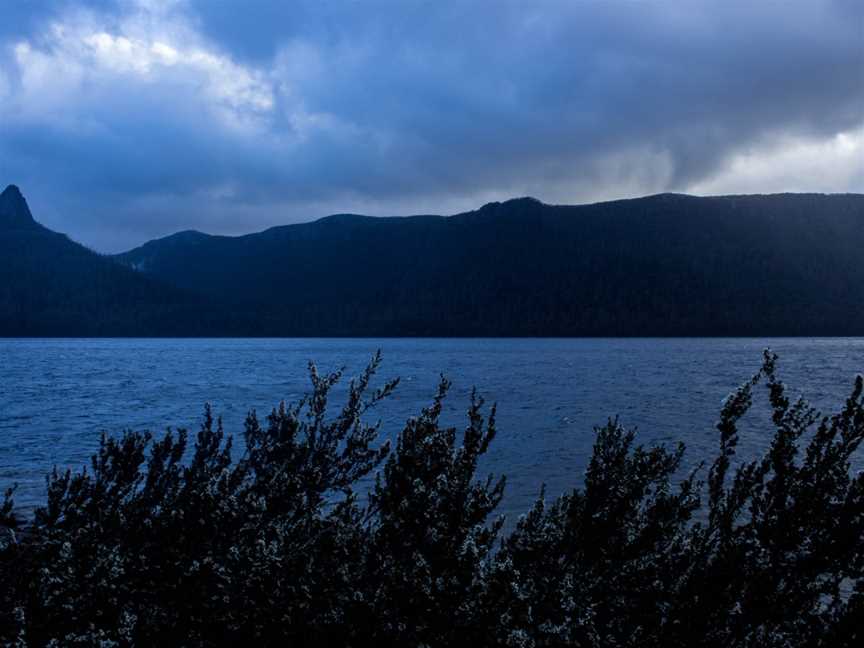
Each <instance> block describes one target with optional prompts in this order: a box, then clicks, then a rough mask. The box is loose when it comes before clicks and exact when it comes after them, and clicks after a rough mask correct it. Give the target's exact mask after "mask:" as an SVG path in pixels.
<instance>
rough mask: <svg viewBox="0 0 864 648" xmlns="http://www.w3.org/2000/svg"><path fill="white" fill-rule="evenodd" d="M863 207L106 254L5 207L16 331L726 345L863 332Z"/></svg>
mask: <svg viewBox="0 0 864 648" xmlns="http://www.w3.org/2000/svg"><path fill="white" fill-rule="evenodd" d="M862 249H864V195H860V194H843V195H823V194H777V195H752V196H721V197H710V198H699V197H693V196H687V195H678V194H661V195H656V196H649V197H646V198H638V199H632V200H619V201H613V202H605V203H598V204H593V205H583V206H553V205H546V204H543V203H541V202H539V201H537V200H534V199H532V198H520V199H515V200H509V201H507V202H504V203H490V204H488V205H485V206H484V207H482V208H480V209H478V210H476V211H472V212H467V213H464V214H458V215H455V216H450V217H442V216H413V217H405V218H374V217H366V216H358V215H352V214H340V215H334V216H329V217H327V218H322V219H320V220H317V221H315V222H311V223H305V224H299V225H287V226H283V227H275V228H272V229H269V230H266V231H264V232H259V233H256V234H249V235H247V236H239V237H227V236H210V235H207V234H203V233H200V232H194V231H187V232H180V233H178V234H174V235H172V236H168V237H166V238H162V239H158V240H154V241H150V242H149V243H146V244H145V245H143V246H141V247H139V248H136V249H134V250H131V251H129V252H126V253H124V254H119V255H115V256H100V255H98V254H96V253H94V252H92V251H89V250H87V249H86V248H85V247H83V246H81V245H78V244H76V243H74V242H72V241H71V240H69V239H68V238H67V237H65V236H63V235H61V234H57V233H55V232H52V231H50V230H48V229H47V228H45V227H43V226H41V225H40V224H38V223H37V222H36V221H35V220H34V219H33V217H32V215H31V214H30V211H29V209H28V207H27V204H26V202H25V200H24V198H23V196H22V195H21V193H20V191H19V190H18V189H17V188H16V187H14V186H10V187H8V188H7V189H6V190H5V191H4V192H3V194H2V196H0V335H7V336H102V335H105V336H130V335H146V336H151V335H152V336H165V335H177V336H199V335H214V336H222V335H227V336H355V337H356V336H457V335H458V336H631V335H640V336H678V335H687V336H712V335H741V336H743V335H752V336H761V335H806V336H814V335H859V334H861V333H862V332H864V308H861V304H862V303H864V264H862V263H861V250H862Z"/></svg>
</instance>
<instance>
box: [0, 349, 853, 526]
mask: <svg viewBox="0 0 864 648" xmlns="http://www.w3.org/2000/svg"><path fill="white" fill-rule="evenodd" d="M769 346H770V347H771V348H773V349H774V350H775V351H777V352H778V353H779V354H780V371H781V376H782V378H783V380H784V381H785V382H786V383H787V384H788V385H789V386H790V387H791V388H792V393H793V394H796V395H797V394H799V393H803V394H804V395H805V396H807V397H808V398H810V399H811V400H812V401H813V402H814V403H815V404H816V405H818V406H819V407H820V408H822V409H823V410H825V411H832V410H834V409H836V408H838V407H839V406H840V405H841V404H842V402H843V400H844V399H845V397H846V396H847V395H848V394H849V391H850V389H851V387H852V381H853V379H854V376H855V374H856V373H859V372H862V371H864V339H862V338H855V339H836V338H834V339H776V340H765V339H558V340H537V339H456V340H453V339H447V340H442V339H381V340H375V339H318V340H316V339H287V340H285V339H278V340H262V339H229V340H224V339H215V340H207V339H205V340H153V339H101V340H69V339H62V340H0V487H5V486H7V485H9V484H11V483H12V482H18V483H19V490H18V496H17V498H16V499H17V501H18V503H19V504H20V505H23V506H32V505H33V504H34V503H35V502H37V501H38V499H39V498H40V497H41V495H42V494H43V493H44V475H45V473H46V472H47V471H48V470H50V469H51V467H52V466H54V465H58V466H60V467H67V466H72V467H75V466H79V465H81V464H82V463H84V462H86V461H87V460H88V458H89V456H90V454H91V453H92V452H93V450H94V449H95V447H96V446H97V444H98V440H99V435H100V433H101V432H103V431H104V432H107V433H109V434H117V433H119V432H121V431H122V430H123V429H127V428H132V429H150V430H154V431H158V430H162V429H165V428H166V427H168V426H172V427H187V428H190V429H194V428H195V427H196V426H197V425H198V422H199V420H200V416H201V412H202V407H203V404H204V403H205V402H207V401H209V402H211V403H212V404H213V407H214V410H215V411H216V412H217V413H220V414H221V415H222V416H223V419H224V421H225V426H226V429H227V430H228V431H234V432H236V433H238V434H239V433H240V432H241V431H242V423H243V419H244V417H245V415H246V413H247V411H248V410H249V409H251V408H255V409H257V410H258V411H259V412H266V411H269V409H270V408H271V407H272V406H273V405H275V404H276V403H278V402H279V401H280V400H283V399H284V400H286V401H292V400H296V399H297V398H298V397H299V396H300V395H301V394H302V393H303V392H304V391H305V390H306V388H307V386H308V375H307V372H306V365H307V362H308V361H309V360H314V361H315V362H316V363H317V364H318V366H319V367H320V368H321V370H331V369H335V368H338V367H340V366H345V367H346V371H347V373H348V375H353V374H356V373H357V372H359V371H360V370H361V369H362V367H363V366H364V364H365V362H366V361H367V360H368V359H369V357H370V356H371V355H372V354H373V353H374V351H375V350H376V349H378V348H380V349H382V351H383V353H384V364H383V367H382V370H381V372H380V376H381V377H382V378H389V377H396V376H399V377H401V379H402V382H401V384H400V385H399V388H398V389H397V392H396V394H395V395H394V396H393V397H392V399H390V401H389V402H387V403H385V404H384V405H382V406H381V407H380V408H379V410H378V411H377V412H376V413H375V415H376V416H379V417H380V418H381V419H382V420H383V422H384V427H383V430H384V435H386V436H393V435H395V434H396V433H398V431H399V429H400V424H401V423H402V422H404V420H405V419H406V418H407V417H409V416H411V415H412V414H416V413H417V412H419V410H420V408H422V407H423V406H425V405H426V404H427V403H428V402H429V400H430V399H431V397H432V395H433V394H434V392H435V387H436V384H437V381H438V378H439V374H441V373H443V374H445V375H446V376H447V377H449V378H450V379H452V380H453V383H454V386H453V390H452V392H451V398H450V400H449V402H448V408H447V411H446V416H445V420H446V422H448V423H451V424H454V425H459V426H461V425H462V424H463V421H464V412H465V409H466V407H467V404H468V398H469V394H470V391H471V388H472V386H475V385H476V386H477V388H478V390H479V391H480V392H481V393H482V394H483V395H484V396H485V397H486V398H487V400H488V401H490V402H491V401H496V402H497V403H498V429H499V433H498V438H497V439H496V442H495V443H494V444H493V446H492V447H491V449H490V451H489V454H488V456H487V457H486V460H485V462H484V464H483V465H482V467H481V469H482V470H483V471H484V472H488V471H493V472H496V473H501V472H503V473H506V474H507V475H508V490H507V496H506V499H505V502H504V507H503V508H504V510H505V511H507V512H511V513H513V512H517V511H522V510H524V509H525V508H526V507H527V506H528V504H529V503H530V501H531V500H532V499H533V498H534V497H535V496H536V494H537V492H538V490H539V488H540V485H541V484H542V483H544V482H545V483H546V484H547V488H548V492H549V493H550V494H557V493H559V492H561V491H563V490H565V489H567V488H570V487H572V486H575V485H578V484H579V482H580V480H581V479H582V475H583V471H584V468H585V464H586V460H587V457H588V454H589V453H590V450H591V445H592V442H593V427H594V426H595V425H598V424H602V423H603V422H604V421H605V420H606V419H607V418H608V417H610V416H614V415H616V414H617V415H619V416H620V420H621V421H622V423H624V424H625V425H627V426H636V427H638V429H639V437H638V438H639V439H640V440H641V441H642V442H646V443H658V442H665V443H669V442H677V441H683V442H685V443H686V444H687V446H688V448H689V451H688V455H687V457H688V461H690V462H691V463H695V462H696V461H697V460H698V459H700V458H705V457H708V456H710V453H711V452H712V451H713V449H714V448H715V446H716V435H715V433H714V429H713V424H714V422H715V421H716V418H717V413H718V411H719V407H720V403H721V401H722V399H723V398H724V397H725V396H726V395H727V394H728V393H729V392H730V391H731V390H733V389H734V388H735V387H736V386H737V385H738V384H740V383H741V382H743V381H744V380H745V379H746V378H747V377H748V376H750V375H751V374H752V373H753V372H754V371H755V370H756V369H757V368H758V367H759V364H760V362H761V352H762V349H764V348H765V347H769ZM763 391H764V390H760V392H759V394H760V398H763V399H764V394H762V392H763ZM766 430H767V426H766V417H765V410H764V407H761V408H757V409H756V411H755V412H754V414H753V416H751V417H750V421H749V425H748V428H747V429H746V430H745V432H744V435H743V438H742V444H741V447H742V452H744V453H754V452H757V451H758V450H760V449H762V448H764V447H765V444H766V442H767V438H768V436H767V433H766Z"/></svg>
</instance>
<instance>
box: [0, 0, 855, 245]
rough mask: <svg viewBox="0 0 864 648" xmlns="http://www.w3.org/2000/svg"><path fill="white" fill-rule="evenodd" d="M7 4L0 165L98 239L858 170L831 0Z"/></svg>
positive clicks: (839, 9) (851, 180) (849, 184)
mask: <svg viewBox="0 0 864 648" xmlns="http://www.w3.org/2000/svg"><path fill="white" fill-rule="evenodd" d="M22 6H23V7H24V9H22V8H21V7H22ZM5 11H6V9H5V8H4V12H5ZM11 11H12V12H17V13H18V15H16V16H15V17H14V18H15V20H16V21H17V24H19V25H22V26H23V28H22V29H20V30H16V31H11V30H8V29H6V31H3V29H5V28H3V27H0V181H9V182H13V181H14V182H16V183H18V184H20V185H22V186H23V187H24V189H25V191H26V192H27V193H28V197H29V198H30V200H31V203H33V205H34V208H35V209H36V213H37V217H41V218H42V220H43V221H45V222H46V224H48V225H50V226H55V227H58V228H59V229H61V230H65V231H68V232H69V233H71V234H72V235H73V237H76V238H78V239H80V240H83V241H84V242H86V243H89V244H92V245H94V246H96V247H97V248H99V249H121V248H124V247H128V246H131V245H135V244H137V243H140V242H141V241H142V240H144V239H146V238H148V237H152V236H156V235H161V234H166V233H170V232H172V231H175V230H177V229H184V228H187V227H196V228H200V229H204V230H208V231H220V232H232V233H237V232H244V231H251V230H255V229H259V228H261V227H265V226H269V225H273V224H278V223H284V222H290V221H292V220H308V219H310V218H314V217H317V216H321V215H324V214H326V213H328V212H331V211H349V210H350V211H371V212H373V213H381V214H386V213H390V214H392V213H406V212H424V213H429V212H444V213H447V212H450V211H456V210H459V209H464V208H469V207H473V206H476V205H478V204H480V203H482V202H483V201H486V200H491V199H501V198H506V197H510V196H513V195H522V194H531V195H535V196H537V197H539V198H541V199H544V200H547V201H550V202H581V201H588V200H597V199H605V198H615V197H621V196H632V195H639V194H644V193H651V192H655V191H665V190H675V191H694V192H697V191H698V192H711V193H715V192H718V191H723V192H725V191H731V192H745V191H771V190H774V189H775V188H781V189H782V190H791V191H809V190H831V191H846V190H856V191H861V190H864V186H862V173H861V162H860V155H859V154H860V153H861V139H862V136H861V132H862V124H864V109H862V106H864V78H862V71H864V49H862V44H861V43H862V32H861V30H862V27H861V25H862V24H864V9H862V8H861V6H860V5H859V4H858V3H855V2H851V1H848V0H833V1H831V0H825V1H818V0H812V1H811V0H806V1H804V2H796V3H774V2H772V3H750V2H743V1H740V0H731V1H729V0H727V1H726V2H719V1H709V0H695V1H694V2H688V3H676V4H670V3H667V2H660V1H659V0H658V1H653V0H646V1H636V0H613V1H612V2H594V1H588V0H586V1H584V2H571V1H565V0H559V1H552V0H538V2H534V3H524V2H520V1H519V0H495V1H494V2H492V1H488V2H486V1H483V0H480V1H477V2H473V1H472V2H469V1H467V0H465V1H462V0H454V1H453V2H447V3H432V2H428V1H426V0H400V1H398V2H395V1H394V2H375V1H372V2H362V3H360V2H351V1H347V0H346V1H344V2H327V3H322V2H319V1H315V2H312V1H309V2H306V1H298V2H290V3H289V2H275V1H274V2H265V1H264V0H249V1H248V2H246V3H243V4H242V5H240V4H239V3H222V2H218V3H213V2H207V1H205V0H187V1H170V0H163V1H158V0H150V1H139V2H117V3H115V2H108V1H105V2H100V3H87V5H86V6H84V5H83V4H81V5H79V4H78V3H76V2H74V1H72V0H67V1H64V2H62V3H43V2H41V1H37V2H32V3H24V4H23V5H20V4H19V3H13V8H12V10H11ZM0 23H6V24H7V25H8V23H9V21H8V20H5V21H0ZM850 142H851V143H850Z"/></svg>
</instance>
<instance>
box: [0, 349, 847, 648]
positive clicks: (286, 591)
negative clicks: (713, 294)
mask: <svg viewBox="0 0 864 648" xmlns="http://www.w3.org/2000/svg"><path fill="white" fill-rule="evenodd" d="M775 361H776V358H775V356H773V355H771V354H769V353H766V355H765V359H764V363H763V366H762V368H761V370H760V371H759V372H758V373H757V374H756V375H755V376H754V377H753V378H752V379H751V380H750V381H748V382H747V383H745V384H744V385H743V386H742V387H740V388H739V389H738V390H737V391H736V392H735V393H733V394H732V395H731V396H730V397H729V398H728V399H727V400H726V402H725V403H724V405H723V408H722V411H721V414H720V419H719V422H718V424H717V436H718V445H719V448H718V453H717V456H716V458H714V460H713V462H710V463H708V464H706V465H705V466H704V468H700V469H697V470H696V471H694V472H692V473H691V474H689V475H685V476H684V477H683V479H682V478H681V468H682V459H683V455H684V448H683V446H678V447H676V448H674V449H669V448H664V447H652V448H645V447H642V446H639V445H636V444H635V440H634V435H633V433H632V432H630V431H627V430H625V429H623V428H622V427H621V425H620V424H619V423H618V422H617V421H614V420H613V421H610V422H609V423H607V424H606V425H605V426H604V427H602V428H600V429H598V430H597V438H596V443H595V446H594V451H593V455H592V457H591V459H590V463H589V465H588V469H587V472H586V474H585V479H584V485H583V486H582V487H581V488H578V489H575V490H573V491H572V492H570V493H567V494H564V495H562V496H561V497H559V498H558V499H555V500H553V501H546V500H545V499H544V497H543V496H542V495H541V496H540V498H539V499H538V500H537V502H536V503H535V505H534V506H533V508H532V509H531V510H530V511H528V512H527V513H526V514H525V515H524V516H522V517H521V518H520V519H519V521H518V523H517V524H515V525H514V528H513V530H512V532H510V533H509V534H504V533H503V532H502V525H503V520H502V518H501V517H496V516H495V511H496V507H497V506H498V504H499V502H500V500H501V497H502V494H503V492H504V480H503V478H500V479H495V478H493V477H489V478H485V479H479V480H478V479H477V477H476V475H475V473H476V471H477V463H478V459H479V458H480V457H481V455H483V453H484V452H486V450H487V448H488V447H489V444H490V443H491V442H492V441H493V439H494V437H495V410H494V408H492V409H491V410H490V411H488V413H487V412H486V410H485V409H484V407H483V402H482V400H481V399H479V398H472V404H471V406H470V409H469V411H468V424H467V427H466V428H465V430H464V432H463V433H462V434H461V435H457V432H456V430H454V429H452V428H448V427H443V426H442V425H441V424H440V423H439V415H440V413H441V409H442V403H443V401H444V398H445V396H446V394H447V389H448V386H449V383H448V382H447V381H445V380H443V379H442V382H441V384H440V387H439V389H438V393H437V395H436V396H435V398H434V400H433V401H432V403H431V405H430V406H429V407H428V408H427V409H425V410H423V411H422V412H421V413H420V415H419V416H417V417H416V418H413V419H410V420H409V421H408V422H407V423H406V425H405V428H404V429H403V430H402V432H401V434H399V436H398V439H397V441H396V444H395V448H393V449H392V450H391V449H390V448H389V447H388V445H387V444H386V443H384V444H378V442H377V441H376V439H377V435H378V431H379V430H378V426H377V425H373V424H368V423H366V422H364V418H365V416H366V415H367V414H368V410H369V409H370V408H372V407H374V406H375V405H376V404H377V403H378V402H380V401H381V400H382V399H383V398H386V397H387V396H388V395H389V394H390V393H391V392H392V391H393V389H394V388H395V386H396V383H395V381H394V382H389V383H386V384H384V385H383V386H382V387H381V388H380V389H377V390H373V389H372V387H371V385H370V381H371V380H372V378H373V376H374V374H375V371H376V369H377V368H378V364H379V358H377V357H376V358H375V359H374V361H373V362H372V363H371V365H370V366H369V368H368V369H367V370H366V371H365V373H363V375H362V376H360V377H359V378H358V379H356V380H355V381H353V382H352V383H351V385H350V389H349V390H348V395H347V398H346V401H345V403H344V404H342V405H341V407H339V408H337V409H336V410H335V411H332V410H330V409H329V408H328V396H329V394H330V392H331V390H332V388H333V386H334V385H335V384H336V382H337V381H338V380H339V379H340V377H341V376H340V374H339V373H335V374H331V375H321V374H319V373H318V372H317V370H316V369H315V367H314V366H313V367H311V379H312V390H311V393H310V394H309V395H308V397H307V398H305V399H304V400H303V401H301V402H300V403H298V404H296V405H294V406H290V407H288V406H285V405H280V406H279V407H278V408H277V409H276V410H274V411H273V412H272V413H271V414H270V415H269V416H268V417H267V419H266V421H259V419H258V418H257V417H256V415H255V414H254V413H251V414H250V415H249V417H248V418H247V420H246V426H245V432H244V441H245V447H244V450H243V452H242V454H240V456H239V457H237V458H236V459H234V458H232V442H231V438H230V437H228V436H226V435H225V434H224V433H223V430H222V425H221V422H219V421H216V420H214V419H213V416H212V414H211V412H210V410H209V408H208V409H207V410H206V412H205V418H204V422H203V425H202V427H201V430H200V431H199V432H198V434H197V437H196V438H195V440H194V443H192V444H191V446H192V447H190V448H188V449H187V443H188V440H187V434H186V432H184V431H179V432H176V433H168V434H166V435H165V436H164V437H162V438H160V439H153V438H151V436H150V435H149V434H144V433H134V432H129V433H126V434H125V435H124V436H123V437H122V438H120V439H111V438H103V439H102V443H101V446H100V448H99V451H98V453H97V454H96V455H95V456H94V457H93V461H92V466H91V467H90V469H89V470H82V471H81V472H79V473H74V474H73V473H69V472H66V473H60V472H57V471H56V470H55V472H54V473H53V474H52V475H50V476H49V478H48V497H47V502H46V504H45V505H44V506H43V507H41V508H39V509H38V510H37V511H36V513H35V516H34V518H33V519H32V520H31V521H29V523H28V524H27V525H26V526H23V525H22V522H21V521H20V520H18V519H16V518H15V516H14V515H13V508H12V501H11V493H10V494H9V495H7V498H6V502H5V504H4V505H2V507H0V517H2V520H0V524H2V525H3V527H2V528H0V534H2V540H0V643H2V644H4V645H6V644H8V645H21V646H30V645H32V646H42V645H56V646H60V645H63V646H66V645H88V646H89V645H103V646H112V645H121V646H127V645H139V646H156V645H178V644H181V645H189V646H219V645H235V644H240V643H241V642H244V641H245V642H249V643H248V645H250V646H252V645H255V646H258V645H280V646H283V645H292V646H293V645H313V646H331V645H332V646H343V645H344V646H365V645H378V646H388V645H393V646H423V645H425V646H456V645H477V646H479V645H501V646H571V645H572V646H754V647H755V646H852V645H855V646H858V645H862V643H861V642H862V640H864V634H862V630H861V626H862V623H861V621H860V619H861V618H862V615H864V476H862V474H861V473H859V474H857V475H854V476H853V475H852V474H851V468H850V460H851V459H852V458H853V454H854V453H855V452H856V449H857V448H858V446H859V444H860V443H861V441H862V438H864V402H862V380H861V378H860V377H859V378H858V379H857V380H856V382H855V386H854V389H853V392H852V394H851V396H850V397H849V399H848V400H847V402H846V405H845V407H844V408H843V410H842V411H841V412H839V413H838V414H836V415H834V416H830V417H822V416H820V415H819V414H817V412H815V411H814V409H813V408H812V407H810V406H809V405H808V404H807V403H806V402H805V401H803V400H795V401H792V400H790V398H789V397H788V395H787V390H786V389H785V388H784V386H783V384H782V383H781V382H780V381H779V379H778V378H777V375H776V373H775ZM760 385H762V386H765V387H767V390H766V391H767V396H768V400H769V403H770V407H771V411H772V413H773V417H772V419H773V424H774V426H775V431H774V436H773V440H772V442H771V445H770V448H769V450H768V451H767V452H766V454H765V455H764V456H763V457H761V458H758V459H756V460H753V461H741V460H739V459H738V458H737V457H736V445H737V443H738V434H739V432H738V426H739V421H740V419H741V418H742V417H743V416H744V415H745V414H746V412H747V411H748V409H749V408H750V406H751V402H752V399H753V397H754V396H755V395H756V392H757V389H758V388H759V386H760ZM371 475H375V481H374V486H372V488H371V491H370V492H369V496H368V500H367V498H366V497H360V496H358V494H357V492H356V491H357V487H358V482H360V480H362V479H363V478H364V477H367V476H371Z"/></svg>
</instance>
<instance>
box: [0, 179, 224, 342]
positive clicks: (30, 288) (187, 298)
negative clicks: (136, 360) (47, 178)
mask: <svg viewBox="0 0 864 648" xmlns="http://www.w3.org/2000/svg"><path fill="white" fill-rule="evenodd" d="M209 301H210V300H209V299H205V298H201V297H198V296H196V295H190V294H189V293H187V292H185V291H183V290H181V289H178V288H175V287H172V286H169V285H167V284H163V283H162V282H160V281H158V280H155V279H153V278H151V277H147V276H145V275H142V274H141V273H138V272H135V271H133V270H131V269H129V268H127V267H125V266H122V265H120V264H118V263H116V262H115V261H114V260H113V259H110V258H106V257H103V256H100V255H98V254H96V253H95V252H92V251H91V250H88V249H87V248H85V247H84V246H82V245H79V244H78V243H75V242H73V241H71V240H69V238H67V237H66V236H65V235H63V234H58V233H57V232H52V231H51V230H49V229H47V228H45V227H43V226H42V225H40V224H39V223H37V222H36V221H35V220H34V219H33V216H32V215H31V213H30V209H29V207H28V206H27V201H26V200H25V199H24V197H23V196H22V195H21V192H20V191H19V189H18V188H17V187H15V186H14V185H11V186H9V187H7V188H6V189H5V190H4V191H3V193H2V194H0V335H2V336H101V335H112V336H121V335H175V334H195V333H199V332H200V333H203V332H208V331H210V330H211V329H212V328H213V326H214V324H217V321H216V318H217V313H218V311H216V310H215V309H214V308H213V307H212V306H210V305H209ZM222 325H223V326H224V323H222Z"/></svg>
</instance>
